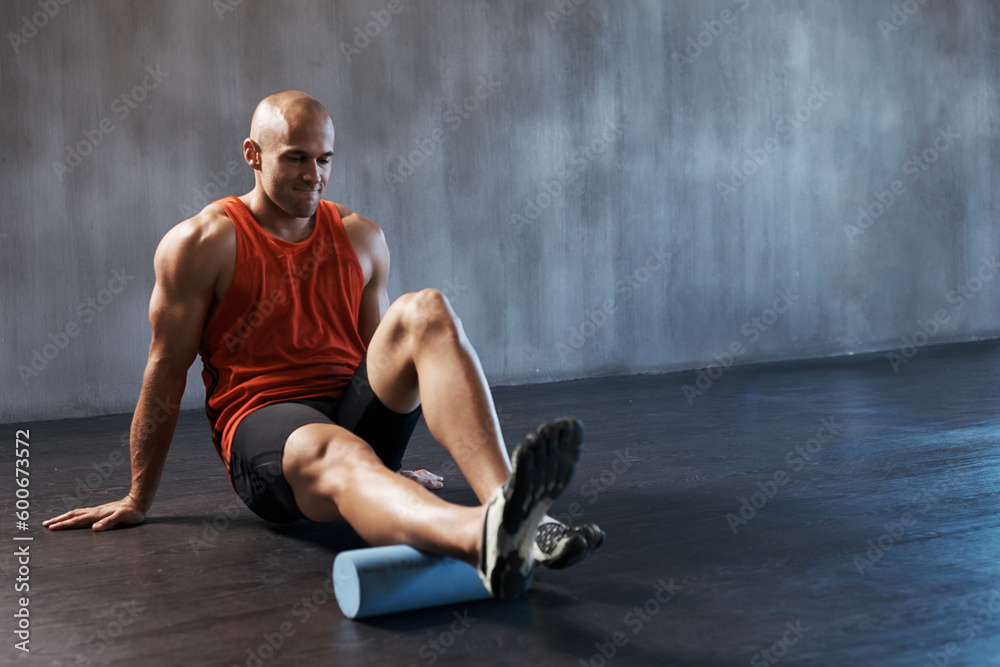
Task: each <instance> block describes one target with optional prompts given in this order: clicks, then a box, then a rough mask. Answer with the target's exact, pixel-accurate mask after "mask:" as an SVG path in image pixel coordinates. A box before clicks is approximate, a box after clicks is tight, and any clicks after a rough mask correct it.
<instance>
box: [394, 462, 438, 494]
mask: <svg viewBox="0 0 1000 667" xmlns="http://www.w3.org/2000/svg"><path fill="white" fill-rule="evenodd" d="M399 474H400V475H402V476H403V477H409V478H410V479H412V480H413V481H414V482H416V483H417V484H419V485H420V486H422V487H424V488H425V489H431V490H432V491H436V490H437V489H440V488H441V487H443V486H444V477H441V476H440V475H435V474H434V473H432V472H429V471H427V470H424V469H423V468H421V469H420V470H400V471H399Z"/></svg>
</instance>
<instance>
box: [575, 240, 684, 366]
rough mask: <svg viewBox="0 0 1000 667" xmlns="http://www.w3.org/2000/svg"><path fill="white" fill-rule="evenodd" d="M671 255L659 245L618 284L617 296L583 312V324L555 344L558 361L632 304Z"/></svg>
mask: <svg viewBox="0 0 1000 667" xmlns="http://www.w3.org/2000/svg"><path fill="white" fill-rule="evenodd" d="M671 255H672V253H668V252H666V246H660V247H659V248H657V249H655V250H652V251H650V253H649V254H648V255H647V256H646V260H645V262H643V263H642V264H641V265H640V266H638V267H637V268H635V269H633V270H631V271H629V272H628V273H626V274H625V275H624V276H622V277H621V278H620V279H619V280H617V281H615V294H616V295H617V297H616V298H614V299H605V300H604V302H603V303H602V304H601V305H600V306H599V307H597V308H594V309H593V310H585V311H583V322H581V323H580V325H579V326H571V327H570V328H569V331H568V332H567V336H566V338H565V339H564V340H562V341H559V342H558V343H556V346H555V347H556V352H558V353H559V360H560V361H561V362H565V361H566V359H567V358H568V357H569V356H570V355H571V354H573V353H574V352H577V351H579V350H580V349H582V348H583V346H584V345H586V343H587V341H588V340H589V339H591V338H593V337H594V336H595V335H596V334H597V332H598V331H600V330H601V328H603V327H604V325H606V324H607V323H608V322H609V321H610V320H611V318H612V316H613V315H614V314H615V313H617V312H618V310H619V309H620V308H621V307H622V306H623V305H625V304H626V303H628V302H629V301H631V299H632V295H633V294H635V293H636V292H637V291H639V290H640V289H642V288H643V287H644V286H645V285H646V284H647V283H648V282H649V281H650V280H652V279H653V275H654V274H655V273H656V272H658V271H659V270H660V269H662V268H663V267H664V266H666V264H667V260H668V259H670V257H671Z"/></svg>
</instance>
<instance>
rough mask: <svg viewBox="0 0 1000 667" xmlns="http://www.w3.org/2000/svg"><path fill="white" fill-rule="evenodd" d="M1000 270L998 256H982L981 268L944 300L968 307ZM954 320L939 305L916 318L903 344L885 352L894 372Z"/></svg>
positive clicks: (958, 306)
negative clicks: (930, 314)
mask: <svg viewBox="0 0 1000 667" xmlns="http://www.w3.org/2000/svg"><path fill="white" fill-rule="evenodd" d="M997 272H1000V262H998V258H997V257H996V256H994V257H993V259H992V260H991V259H987V258H986V257H983V258H982V261H981V262H980V264H979V269H978V271H977V272H976V273H975V274H974V275H972V276H970V277H969V278H968V279H966V280H965V282H963V283H960V284H958V285H956V286H955V289H953V290H949V291H948V293H947V294H945V300H946V301H947V302H948V303H949V304H952V309H953V310H954V311H955V312H958V311H959V310H961V309H962V308H964V307H965V304H966V303H968V302H969V301H971V300H973V299H975V298H976V297H977V296H978V295H979V292H980V291H982V289H983V287H984V286H985V285H986V283H988V282H989V281H991V280H993V278H994V276H996V275H997ZM950 321H951V315H950V314H949V312H948V309H946V308H939V309H938V310H936V311H935V312H934V317H933V318H927V319H926V320H917V329H916V330H915V331H914V332H913V333H912V334H910V335H909V336H903V337H902V338H901V339H900V342H901V343H902V346H901V347H900V348H899V350H898V351H891V352H889V353H888V354H887V355H886V359H888V360H889V366H891V367H892V372H893V373H899V369H900V368H901V367H902V366H903V365H904V364H908V363H910V361H911V360H912V359H913V358H914V357H916V356H917V353H918V352H919V351H920V349H921V348H922V347H924V346H926V345H928V344H929V343H930V342H931V339H932V338H934V337H935V336H937V335H938V333H940V332H941V329H942V328H943V327H944V325H946V324H948V323H949V322H950Z"/></svg>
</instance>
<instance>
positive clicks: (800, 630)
mask: <svg viewBox="0 0 1000 667" xmlns="http://www.w3.org/2000/svg"><path fill="white" fill-rule="evenodd" d="M785 628H787V629H786V630H785V631H784V632H782V633H781V636H780V637H779V638H778V639H776V640H774V642H772V643H771V645H770V646H769V647H767V648H766V649H762V650H760V651H758V652H757V653H755V654H754V656H753V657H752V658H750V667H767V666H768V665H776V664H778V663H779V662H781V659H782V658H784V657H785V656H786V655H788V649H790V648H791V647H793V646H795V645H796V644H798V643H799V640H800V639H802V637H804V636H805V634H806V633H807V632H809V630H810V629H811V628H806V627H803V626H802V619H796V621H795V622H794V623H792V622H791V621H788V622H786V623H785Z"/></svg>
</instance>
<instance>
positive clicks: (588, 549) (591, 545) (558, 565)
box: [536, 523, 605, 570]
mask: <svg viewBox="0 0 1000 667" xmlns="http://www.w3.org/2000/svg"><path fill="white" fill-rule="evenodd" d="M589 525H592V526H594V528H595V529H596V530H597V532H596V533H594V532H593V531H589V530H588V531H587V532H588V533H590V538H591V539H593V542H591V539H588V538H587V537H585V536H584V535H583V533H579V532H578V533H575V534H574V535H573V536H572V537H570V538H569V539H570V540H572V541H573V542H576V543H578V544H579V543H581V542H582V543H583V544H582V548H579V547H578V548H577V549H573V548H572V546H567V548H566V549H564V553H563V555H562V556H560V557H559V558H557V559H555V560H553V561H550V562H548V563H545V564H544V565H545V567H547V568H549V569H550V570H561V569H563V568H566V567H572V566H573V565H576V564H577V563H579V562H580V561H582V560H584V559H585V558H587V556H589V555H590V554H592V553H593V552H594V551H595V550H596V549H597V547H599V546H601V545H602V544H604V537H605V535H604V531H603V530H601V529H600V527H598V526H597V524H589ZM577 526H578V524H573V523H571V524H569V526H567V527H568V528H569V529H570V530H573V529H574V528H576V527H577ZM595 534H596V538H595V537H594V535H595ZM536 562H537V559H536Z"/></svg>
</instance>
